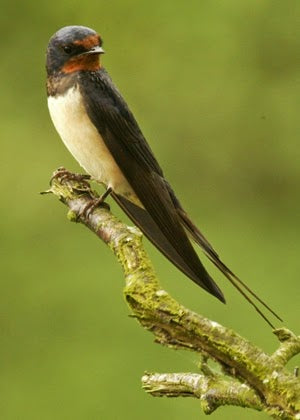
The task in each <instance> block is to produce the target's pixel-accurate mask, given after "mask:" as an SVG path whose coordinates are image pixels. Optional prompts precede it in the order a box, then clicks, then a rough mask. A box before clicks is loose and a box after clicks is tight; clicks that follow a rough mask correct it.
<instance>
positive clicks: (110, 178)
mask: <svg viewBox="0 0 300 420" xmlns="http://www.w3.org/2000/svg"><path fill="white" fill-rule="evenodd" d="M48 107H49V111H50V115H51V118H52V121H53V123H54V126H55V128H56V130H57V131H58V133H59V135H60V136H61V138H62V140H63V142H64V143H65V145H66V146H67V148H68V149H69V151H70V152H71V153H72V155H73V156H74V157H75V159H76V160H77V161H78V162H79V164H80V165H81V166H82V167H83V168H84V169H85V170H86V172H87V173H88V174H90V175H91V176H92V177H93V178H94V179H96V180H97V181H98V182H101V183H103V184H105V185H106V186H107V187H112V189H113V190H114V191H115V192H117V193H120V194H123V195H126V196H128V195H132V194H134V193H133V191H132V189H131V187H130V186H129V184H128V182H127V180H126V179H125V178H124V176H123V174H122V172H121V171H120V169H119V167H118V166H117V164H116V162H115V161H114V159H113V158H112V156H111V154H110V152H109V150H108V149H107V147H106V145H105V144H104V141H103V139H102V137H101V135H100V134H99V132H98V131H97V129H96V127H95V126H94V125H93V124H92V122H91V121H90V119H89V118H88V116H87V113H86V110H85V108H84V105H83V102H82V96H81V94H80V92H79V88H78V87H73V88H70V89H69V90H68V91H67V92H66V93H65V94H64V95H59V96H57V97H53V96H49V98H48Z"/></svg>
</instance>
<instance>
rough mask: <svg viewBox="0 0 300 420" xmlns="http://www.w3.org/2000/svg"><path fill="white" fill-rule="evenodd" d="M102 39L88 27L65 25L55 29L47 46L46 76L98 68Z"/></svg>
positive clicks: (101, 52) (101, 51)
mask: <svg viewBox="0 0 300 420" xmlns="http://www.w3.org/2000/svg"><path fill="white" fill-rule="evenodd" d="M103 53H104V51H103V49H102V39H101V38H100V36H99V35H98V34H97V33H96V32H95V31H94V30H93V29H90V28H86V27H84V26H66V27H64V28H62V29H60V30H59V31H57V32H56V33H55V34H54V35H53V36H52V37H51V38H50V41H49V44H48V48H47V62H46V69H47V73H48V76H51V75H53V74H57V73H73V72H75V71H80V70H89V71H94V70H98V69H99V68H100V63H99V54H103Z"/></svg>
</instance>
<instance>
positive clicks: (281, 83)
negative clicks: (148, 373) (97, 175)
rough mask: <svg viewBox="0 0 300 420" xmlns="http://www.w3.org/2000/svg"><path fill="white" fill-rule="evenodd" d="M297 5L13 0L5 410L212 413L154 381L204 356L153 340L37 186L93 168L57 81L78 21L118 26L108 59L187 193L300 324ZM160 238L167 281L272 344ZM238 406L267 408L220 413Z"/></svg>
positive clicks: (251, 278) (117, 279)
mask: <svg viewBox="0 0 300 420" xmlns="http://www.w3.org/2000/svg"><path fill="white" fill-rule="evenodd" d="M299 15H300V3H299V2H298V1H297V0H287V1H285V2H278V1H271V0H259V1H258V0H252V1H247V0H246V1H243V2H240V1H237V0H229V1H227V2H221V1H214V2H211V1H208V0H202V1H199V0H197V1H196V0H191V1H189V2H188V3H185V4H183V3H182V2H179V1H175V2H174V1H172V2H171V1H170V0H166V1H163V2H162V1H156V0H153V1H152V2H146V1H137V0H127V1H121V0H112V1H110V2H90V3H82V2H81V3H80V2H75V1H73V2H72V1H64V2H55V1H54V2H45V1H41V2H39V3H37V2H33V1H28V2H20V1H17V2H3V3H2V7H1V16H0V32H1V39H2V45H1V57H2V60H1V67H0V73H1V81H2V83H1V102H0V107H1V108H0V111H1V131H2V145H3V146H2V159H1V161H2V165H1V181H2V182H1V185H2V203H1V210H0V211H1V221H2V223H1V226H0V229H1V257H2V258H1V262H2V269H1V294H0V308H1V318H0V332H1V347H0V360H1V376H0V390H1V400H2V402H1V404H0V416H1V418H3V419H6V420H12V419H22V420H23V419H30V420H34V419H43V420H47V419H51V420H52V419H53V418H55V419H67V418H72V419H102V418H103V419H104V418H105V419H127V418H128V419H132V420H133V419H140V418H144V419H152V418H154V417H155V416H156V417H158V418H172V419H182V418H183V417H187V418H203V417H204V415H203V414H202V413H200V410H199V406H198V404H197V402H196V401H187V400H184V401H183V400H172V401H167V400H159V399H152V398H150V397H148V396H147V395H145V394H144V393H143V391H141V390H140V389H139V387H140V383H139V378H140V376H141V374H142V372H143V370H144V369H147V370H158V371H159V370H163V371H168V370H169V371H176V370H178V371H184V370H186V371H193V370H195V371H196V370H197V366H196V360H195V357H194V356H193V355H192V354H188V353H175V352H171V351H170V350H167V349H163V348H160V347H159V346H157V345H155V344H153V343H152V337H151V336H150V335H147V334H146V333H145V332H144V331H142V330H141V329H140V328H139V327H138V326H137V325H136V324H135V322H134V321H133V320H131V319H129V318H128V317H127V314H128V310H127V307H126V305H125V304H124V302H123V299H122V294H121V289H122V285H123V283H122V273H121V272H120V269H119V267H118V266H117V264H116V262H115V261H114V259H113V257H112V256H111V255H110V253H109V251H108V250H107V249H106V248H105V247H104V246H102V245H101V243H99V241H97V239H96V238H93V237H92V235H91V234H90V233H89V232H87V231H85V230H84V229H82V228H81V227H80V226H78V227H77V226H74V225H71V224H70V223H68V222H67V221H66V219H65V210H64V209H63V208H62V206H60V205H59V204H58V203H56V202H55V200H54V199H53V198H50V197H41V196H39V195H38V192H39V191H41V190H43V189H46V188H47V183H48V179H49V177H50V174H51V172H52V170H54V169H55V168H57V167H58V166H60V165H64V166H66V167H67V168H69V169H75V170H78V166H77V164H76V163H75V162H74V161H73V159H72V157H71V156H70V155H69V153H68V152H67V150H65V148H64V146H63V144H62V143H61V141H60V140H59V138H58V135H57V134H56V132H55V130H54V128H53V126H52V123H51V121H50V118H49V116H48V111H47V106H46V97H45V87H44V84H45V71H44V60H45V49H46V46H47V43H48V39H49V37H50V36H51V35H52V34H53V33H54V32H55V31H56V30H57V29H59V28H60V27H62V26H65V25H70V24H81V25H86V26H90V27H92V28H94V29H96V30H98V31H99V32H100V33H101V34H102V36H103V38H104V48H105V50H106V54H105V55H104V56H103V63H104V66H105V67H106V68H107V69H108V71H109V72H110V74H111V75H112V77H113V79H114V81H115V83H116V84H117V85H118V87H119V88H120V90H121V92H122V93H123V95H124V96H125V98H126V100H127V102H128V103H129V105H130V107H131V109H132V110H133V112H134V113H135V115H136V117H137V119H138V121H139V122H140V125H141V127H142V129H143V131H144V134H145V135H146V137H147V138H148V139H149V142H150V143H151V146H152V148H153V150H154V151H155V154H156V155H157V157H158V159H159V161H160V162H161V165H162V166H163V168H164V170H165V173H166V175H167V177H168V179H169V180H170V182H171V183H172V185H173V187H174V189H175V190H176V191H177V193H178V195H179V197H180V199H181V201H182V202H183V204H185V206H186V208H187V210H188V211H189V212H190V213H191V215H192V216H193V218H194V220H195V221H196V222H197V223H198V225H199V226H200V227H203V231H204V233H205V234H206V235H207V236H208V238H209V240H210V241H211V242H212V243H213V244H214V245H215V247H216V249H217V250H218V251H219V252H220V254H221V255H222V256H223V259H224V260H225V261H226V262H227V263H228V264H229V265H230V266H231V267H232V268H233V269H234V270H235V271H237V273H238V274H239V275H240V276H241V277H242V278H243V279H245V281H247V282H248V283H249V285H251V286H252V287H253V288H254V289H255V290H256V291H257V292H259V294H260V295H262V296H264V297H266V298H267V299H268V301H269V302H270V303H271V304H272V305H273V306H274V308H275V309H276V310H278V312H279V313H280V314H281V315H282V316H283V317H284V319H285V321H286V322H285V325H286V326H287V327H289V328H292V329H293V328H294V329H295V332H296V333H297V332H298V333H299V331H297V327H298V322H297V321H298V320H299V286H298V285H299V280H298V277H299V271H300V270H299V269H300V264H299V252H300V241H299V235H298V232H299V230H300V225H299V221H298V215H299V210H300V209H299V207H300V194H299V191H298V188H297V186H298V185H299V182H300V166H299V161H300V148H299V145H298V143H299V138H298V136H299V132H300V119H299V115H298V114H299V105H300V78H299V74H300V54H299V51H300V25H299ZM113 210H114V211H115V212H117V213H118V214H120V215H121V213H120V212H119V211H118V210H117V209H116V208H115V206H114V205H113ZM121 217H122V218H123V219H124V216H123V215H121ZM149 251H150V252H151V254H152V255H153V261H154V264H155V266H156V268H157V271H158V273H159V275H160V277H161V279H162V284H163V286H164V287H166V288H167V289H168V291H170V293H172V294H173V295H174V296H175V297H176V298H178V299H180V301H182V302H183V303H184V304H185V305H187V306H189V307H192V308H193V309H195V310H198V311H201V313H203V314H205V315H206V316H208V317H210V318H212V319H215V320H217V321H220V322H222V323H224V324H225V325H227V326H231V327H232V328H235V329H236V330H238V331H239V332H241V333H242V334H244V335H246V336H247V337H249V338H250V339H252V340H253V341H255V342H257V343H258V344H259V345H262V346H264V348H265V349H266V351H268V350H269V351H270V350H272V349H273V348H274V346H275V340H274V338H273V337H272V334H271V332H270V331H269V329H268V328H267V327H266V326H265V325H264V323H263V322H262V321H261V320H260V319H259V318H258V317H257V315H256V314H255V313H253V311H252V309H251V308H250V307H249V305H247V304H246V303H245V302H243V301H242V299H241V298H240V297H239V296H237V295H236V293H235V292H234V291H232V290H231V288H230V287H229V286H227V285H226V282H225V281H224V280H223V279H222V278H221V276H220V275H218V274H216V272H215V271H214V270H213V269H212V272H213V275H214V276H215V277H216V279H217V280H218V283H219V284H220V285H221V287H222V288H224V289H225V293H226V296H227V299H228V305H226V306H223V305H220V304H219V303H218V302H217V301H215V300H214V299H213V298H212V297H210V296H208V295H207V294H205V293H204V292H203V291H202V290H200V289H197V288H196V286H195V285H193V284H191V282H190V281H188V280H186V279H185V278H184V277H183V276H182V275H181V274H180V273H179V272H178V271H177V270H175V269H173V268H172V267H171V266H170V264H169V263H167V262H166V261H165V259H164V258H162V257H161V256H160V255H159V254H158V253H157V252H156V251H154V250H153V249H152V248H151V247H150V246H149ZM224 284H225V286H224ZM233 417H236V418H242V419H254V418H255V419H256V418H257V419H258V418H264V416H263V415H260V414H257V413H251V412H247V411H242V410H238V409H229V408H228V409H227V410H226V409H225V410H222V411H220V412H219V413H216V414H214V418H216V419H221V418H222V419H225V418H228V419H231V418H233Z"/></svg>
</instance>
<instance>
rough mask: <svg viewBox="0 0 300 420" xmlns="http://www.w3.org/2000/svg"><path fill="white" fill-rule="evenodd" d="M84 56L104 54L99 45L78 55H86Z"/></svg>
mask: <svg viewBox="0 0 300 420" xmlns="http://www.w3.org/2000/svg"><path fill="white" fill-rule="evenodd" d="M86 54H104V50H103V48H102V47H100V46H99V45H97V46H95V47H93V48H91V49H90V50H88V51H85V52H84V53H82V54H80V55H86Z"/></svg>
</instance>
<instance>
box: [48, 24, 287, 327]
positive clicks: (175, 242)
mask: <svg viewBox="0 0 300 420" xmlns="http://www.w3.org/2000/svg"><path fill="white" fill-rule="evenodd" d="M103 53H104V50H103V48H102V38H101V37H100V36H99V35H98V34H97V32H95V31H94V30H92V29H90V28H87V27H84V26H66V27H64V28H62V29H60V30H59V31H57V32H56V33H55V34H54V35H53V36H52V37H51V38H50V41H49V44H48V48H47V59H46V70H47V95H48V108H49V112H50V116H51V118H52V121H53V124H54V126H55V128H56V130H57V132H58V134H59V135H60V137H61V138H62V140H63V142H64V144H65V145H66V147H67V148H68V149H69V151H70V152H71V154H72V155H73V156H74V157H75V159H76V160H77V161H78V162H79V164H80V165H81V166H82V167H83V168H84V170H85V171H86V172H87V173H88V174H89V175H90V176H91V177H92V178H93V179H94V180H96V181H97V182H99V183H101V184H103V185H104V186H105V188H106V192H105V193H104V196H105V197H106V196H108V195H111V196H112V198H113V199H114V200H115V201H116V202H117V203H118V204H119V206H120V207H121V208H122V209H123V210H124V212H125V213H126V214H127V215H128V216H129V218H130V219H131V220H132V221H133V222H134V223H135V224H136V225H137V226H138V227H139V228H140V229H141V231H142V232H143V233H144V234H145V236H146V237H147V238H148V239H149V240H150V241H151V242H152V243H153V244H154V245H155V246H156V248H158V250H159V251H161V253H162V254H164V256H165V257H167V258H168V259H169V260H170V261H171V262H172V263H173V264H174V265H175V266H176V267H177V268H178V269H179V270H181V271H182V272H183V273H184V274H185V275H186V276H187V277H189V278H190V279H191V280H193V281H194V282H195V283H196V284H197V285H198V286H200V287H202V288H203V289H204V290H206V291H207V292H208V293H210V294H212V295H213V296H215V297H216V298H217V299H219V300H220V301H221V302H223V303H225V298H224V295H223V293H222V291H221V290H220V288H219V287H218V286H217V284H216V283H215V282H214V280H213V279H212V278H211V276H210V275H209V273H208V272H207V270H206V269H205V267H204V265H203V264H202V262H201V261H200V259H199V257H198V255H197V253H196V251H195V249H194V247H193V245H192V242H191V239H192V240H193V241H194V242H196V244H198V245H199V246H200V248H201V249H202V251H204V254H206V256H207V257H208V258H209V259H210V260H211V261H212V262H213V264H215V265H216V266H217V267H218V269H219V270H220V271H221V272H222V273H223V274H224V275H225V277H226V278H227V279H228V280H229V281H230V282H231V283H232V284H233V286H234V287H235V288H236V289H238V291H239V292H240V293H241V294H242V295H243V296H244V297H245V298H246V299H247V300H248V302H249V303H250V304H251V305H253V306H254V308H255V309H256V310H257V311H258V313H259V314H260V315H261V316H262V317H263V318H264V319H265V320H266V321H267V322H268V323H269V325H270V326H271V327H272V328H274V327H273V325H272V324H271V322H270V321H269V320H268V318H267V317H266V316H265V314H264V313H263V312H262V311H261V309H260V308H259V307H258V305H257V304H256V302H255V301H254V299H256V300H257V301H258V302H260V304H262V305H263V306H264V307H265V309H267V310H268V311H270V312H271V313H272V314H273V315H274V316H275V317H277V318H278V319H279V320H281V318H280V317H279V316H278V315H277V314H276V313H275V312H274V311H273V310H272V309H271V308H270V307H269V306H268V305H267V304H266V303H265V302H264V301H263V300H262V299H260V298H259V297H258V296H257V295H256V294H255V293H254V292H253V291H252V290H251V289H250V288H249V287H248V286H247V285H246V284H245V283H244V282H242V281H241V280H240V279H239V278H238V277H237V276H236V275H235V274H234V273H233V272H232V271H231V270H230V269H229V268H228V267H227V266H226V265H225V264H224V263H223V262H222V261H221V260H220V258H219V256H218V254H217V252H216V251H215V250H214V248H213V247H212V246H211V244H210V243H209V242H208V241H207V240H206V239H205V237H204V236H203V235H202V233H201V232H200V231H199V229H198V228H197V227H196V226H195V225H194V223H193V222H192V221H191V219H190V218H189V216H188V215H187V213H186V212H185V211H184V209H183V207H182V205H181V204H180V202H179V200H178V199H177V197H176V195H175V193H174V191H173V189H172V188H171V186H170V184H169V183H168V181H167V180H166V178H165V177H164V174H163V171H162V169H161V167H160V165H159V163H158V161H157V160H156V158H155V156H154V154H153V152H152V150H151V148H150V146H149V144H148V143H147V141H146V139H145V137H144V136H143V133H142V131H141V129H140V127H139V125H138V123H137V121H136V120H135V118H134V116H133V114H132V113H131V111H130V109H129V107H128V106H127V104H126V102H125V101H124V99H123V97H122V96H121V94H120V92H119V91H118V89H117V88H116V87H115V85H114V84H113V82H112V80H111V78H110V77H109V75H108V73H107V72H106V70H105V69H104V68H103V67H102V65H101V62H100V56H101V55H102V54H103ZM247 292H248V293H247ZM249 295H251V296H252V298H251V297H250V296H249ZM253 298H254V299H253Z"/></svg>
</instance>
